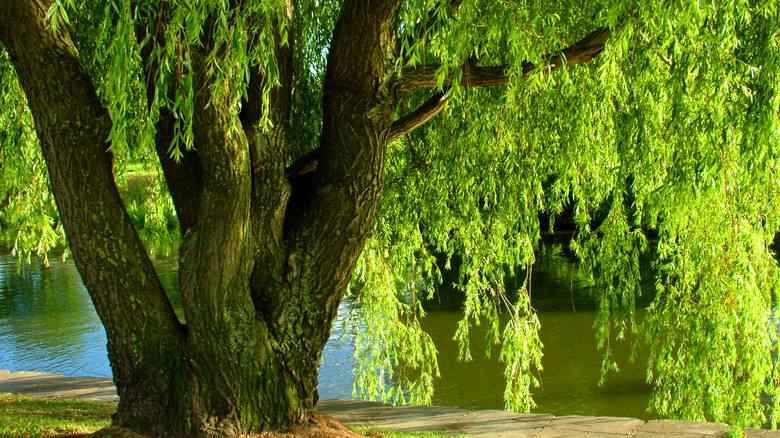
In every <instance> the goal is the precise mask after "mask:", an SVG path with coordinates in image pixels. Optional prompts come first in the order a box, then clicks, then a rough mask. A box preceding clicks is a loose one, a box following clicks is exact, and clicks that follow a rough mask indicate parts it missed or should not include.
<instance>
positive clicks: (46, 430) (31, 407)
mask: <svg viewBox="0 0 780 438" xmlns="http://www.w3.org/2000/svg"><path fill="white" fill-rule="evenodd" d="M115 409H116V406H115V405H113V404H108V403H96V402H88V401H82V400H66V399H51V398H31V397H24V396H18V395H11V394H0V438H37V437H56V436H60V435H68V434H79V433H90V432H94V431H96V430H98V429H100V428H103V427H105V426H108V424H109V423H110V422H111V414H112V413H113V412H114V410H115Z"/></svg>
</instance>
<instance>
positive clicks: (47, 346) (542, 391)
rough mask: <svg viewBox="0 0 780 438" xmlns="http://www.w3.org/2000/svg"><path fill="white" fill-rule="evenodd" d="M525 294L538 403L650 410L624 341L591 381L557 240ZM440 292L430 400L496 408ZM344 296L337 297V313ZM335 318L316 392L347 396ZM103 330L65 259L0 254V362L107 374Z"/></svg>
mask: <svg viewBox="0 0 780 438" xmlns="http://www.w3.org/2000/svg"><path fill="white" fill-rule="evenodd" d="M157 268H158V271H159V272H160V275H161V278H162V280H163V283H164V284H165V286H166V289H169V290H175V289H176V272H175V269H176V268H175V262H174V261H173V260H161V261H158V262H157ZM532 285H533V286H532V303H533V305H534V307H535V308H536V309H537V311H538V314H539V319H540V321H541V324H542V332H541V339H542V342H543V343H544V346H545V349H544V352H545V353H544V354H545V355H544V358H543V366H544V371H543V372H541V373H540V374H539V376H538V377H539V379H540V381H541V383H542V385H541V387H539V388H536V389H535V390H534V396H535V399H536V402H537V404H538V407H537V408H536V409H535V411H537V412H546V413H551V414H556V415H569V414H577V415H615V416H633V417H639V418H643V419H649V418H655V417H654V416H653V415H651V414H649V413H647V412H646V411H645V407H646V406H647V402H648V395H649V386H648V385H646V384H645V383H644V380H645V379H644V376H645V363H646V361H645V360H643V357H642V355H641V351H640V359H639V360H638V361H637V362H635V363H630V362H628V360H627V358H628V353H629V350H628V345H626V344H618V345H617V346H616V347H615V357H616V359H617V360H618V363H619V364H620V366H621V372H619V373H610V375H609V376H608V378H607V382H606V384H605V385H604V386H602V387H599V386H598V379H599V373H600V371H599V370H600V366H601V353H600V352H599V351H598V350H597V349H596V341H595V335H594V330H593V328H592V325H593V321H594V318H595V309H594V305H593V300H592V298H591V297H592V294H593V293H594V291H592V290H591V289H590V288H589V287H588V286H587V284H585V283H583V282H582V281H580V280H579V279H578V277H577V275H576V269H575V265H574V264H573V263H572V262H571V261H570V260H569V258H568V257H567V256H566V254H565V252H564V251H562V250H561V247H554V246H549V245H548V246H545V247H543V251H542V252H541V253H540V255H539V261H538V262H537V264H536V266H535V267H534V271H533V282H532ZM446 286H447V285H446V284H445V285H444V286H443V287H441V288H440V294H439V295H437V296H434V298H433V299H432V300H431V301H430V302H429V303H426V307H428V308H429V310H430V312H429V314H428V316H427V317H426V318H425V320H424V326H425V328H426V329H427V331H428V332H429V333H430V334H431V336H432V337H433V339H434V341H435V342H436V345H437V348H438V351H439V365H440V368H441V374H442V376H441V378H440V379H437V380H436V381H435V382H434V385H435V395H434V403H435V404H437V405H446V406H459V407H464V408H474V409H502V408H503V406H504V404H503V400H502V397H503V391H504V381H503V376H502V372H503V368H502V364H501V363H499V362H498V360H497V357H498V351H497V350H495V349H494V351H493V355H492V359H487V358H485V355H484V354H483V351H484V342H483V333H484V332H482V331H481V330H482V328H480V327H475V328H474V330H473V331H472V341H471V346H472V356H473V358H474V360H473V361H472V362H469V363H463V362H458V361H457V360H456V357H457V352H458V347H457V344H456V342H455V341H453V340H452V337H453V335H454V332H455V326H456V324H457V321H458V320H459V319H460V313H459V312H458V309H459V306H460V301H459V297H458V296H457V294H456V293H453V292H450V293H447V290H448V289H447V287H446ZM348 306H349V303H346V302H345V303H343V304H342V309H341V310H342V311H341V312H340V314H341V315H343V314H346V312H347V311H348V310H349V309H348ZM343 330H344V326H343V324H339V323H337V324H335V328H334V333H333V335H332V336H331V341H330V342H329V343H328V345H327V346H326V348H325V351H324V352H323V364H322V367H321V369H320V386H319V391H320V396H321V398H324V399H325V398H350V397H351V392H352V372H351V367H352V353H353V349H352V347H351V345H352V343H351V337H352V336H354V333H352V334H350V331H352V332H354V330H355V328H354V327H351V328H350V327H347V329H346V330H347V333H346V335H345V334H344V333H343ZM105 345H106V339H105V332H104V330H103V328H102V326H101V324H100V321H99V319H98V318H97V315H96V314H95V312H94V309H93V307H92V304H91V302H90V300H89V296H88V294H87V292H86V290H85V289H84V287H83V285H82V284H81V281H80V278H79V275H78V272H77V271H76V269H75V267H74V265H73V263H72V262H70V261H67V262H62V261H58V260H53V261H52V263H51V266H50V267H48V268H44V267H41V266H38V265H34V266H28V267H26V268H25V271H24V273H19V272H17V266H16V261H15V260H14V259H13V258H11V257H9V256H7V255H0V369H10V370H12V371H18V370H31V371H41V372H53V373H60V374H64V375H67V376H98V377H110V376H111V369H110V366H109V364H108V359H107V357H106V351H105Z"/></svg>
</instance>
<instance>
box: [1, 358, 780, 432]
mask: <svg viewBox="0 0 780 438" xmlns="http://www.w3.org/2000/svg"><path fill="white" fill-rule="evenodd" d="M0 392H5V393H21V394H24V395H28V396H32V397H68V398H79V399H84V400H94V401H100V402H116V401H117V400H118V399H117V395H116V390H115V388H114V384H113V382H112V381H111V379H99V378H93V377H76V378H72V377H67V378H66V377H63V376H61V375H59V374H43V373H34V372H18V373H11V372H8V371H5V370H0ZM317 408H318V409H319V410H321V411H322V412H325V413H326V414H329V415H331V416H332V417H334V418H335V419H336V420H338V421H340V422H342V423H344V424H348V425H351V426H362V427H371V428H376V429H383V430H397V431H404V432H440V433H444V434H447V435H461V436H479V437H496V438H497V437H534V438H558V437H601V438H618V437H631V438H660V437H673V438H693V437H707V438H710V437H726V436H727V435H726V430H727V428H728V426H726V425H725V424H720V423H700V422H692V421H673V420H658V421H655V420H654V421H642V420H637V419H636V418H622V417H581V416H575V415H571V416H565V417H555V416H552V415H547V414H516V413H512V412H506V411H488V410H484V411H470V410H467V409H459V408H451V407H436V406H402V407H392V406H388V405H383V404H380V403H373V402H362V401H345V400H322V401H320V403H319V404H318V405H317ZM745 435H746V436H747V437H750V438H755V437H773V438H780V431H769V430H760V429H747V430H746V431H745Z"/></svg>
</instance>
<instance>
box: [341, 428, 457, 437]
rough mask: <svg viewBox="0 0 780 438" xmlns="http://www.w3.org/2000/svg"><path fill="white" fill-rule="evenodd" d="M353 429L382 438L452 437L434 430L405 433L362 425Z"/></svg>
mask: <svg viewBox="0 0 780 438" xmlns="http://www.w3.org/2000/svg"><path fill="white" fill-rule="evenodd" d="M353 429H354V430H355V431H357V432H358V433H362V434H364V435H366V436H369V437H371V436H379V437H382V438H452V437H451V436H450V435H442V434H440V433H436V432H417V433H407V432H395V431H392V430H380V429H374V428H362V427H354V428H353Z"/></svg>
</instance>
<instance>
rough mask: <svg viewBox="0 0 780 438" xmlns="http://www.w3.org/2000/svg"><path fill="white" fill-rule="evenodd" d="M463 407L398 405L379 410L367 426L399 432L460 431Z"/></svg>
mask: <svg viewBox="0 0 780 438" xmlns="http://www.w3.org/2000/svg"><path fill="white" fill-rule="evenodd" d="M467 413H468V411H467V410H465V409H459V408H451V407H437V406H398V407H393V408H389V409H385V410H382V411H380V414H379V415H378V416H377V417H375V418H374V419H373V420H372V421H371V423H370V424H369V427H375V428H377V429H389V430H397V431H401V432H447V431H461V430H463V429H464V428H465V427H466V426H467V424H466V423H464V422H463V418H464V417H465V416H466V414H467Z"/></svg>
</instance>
